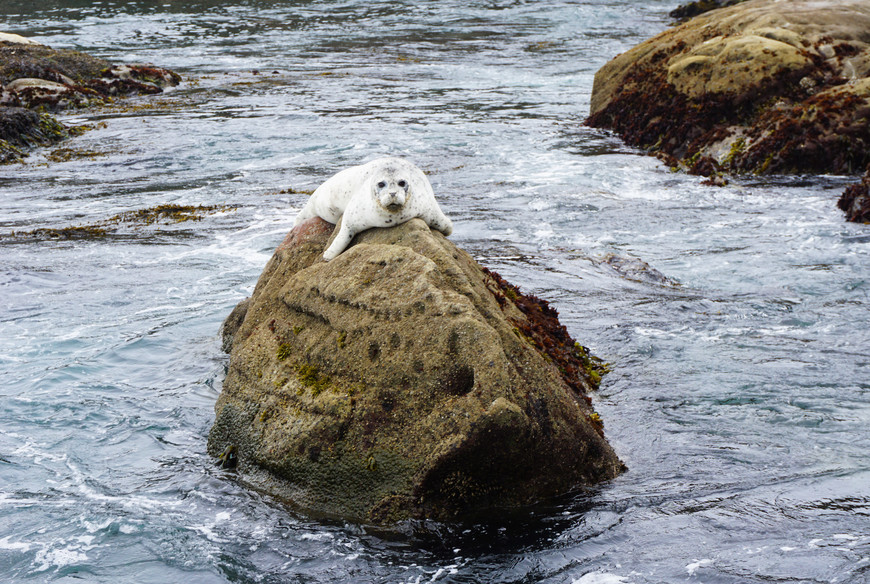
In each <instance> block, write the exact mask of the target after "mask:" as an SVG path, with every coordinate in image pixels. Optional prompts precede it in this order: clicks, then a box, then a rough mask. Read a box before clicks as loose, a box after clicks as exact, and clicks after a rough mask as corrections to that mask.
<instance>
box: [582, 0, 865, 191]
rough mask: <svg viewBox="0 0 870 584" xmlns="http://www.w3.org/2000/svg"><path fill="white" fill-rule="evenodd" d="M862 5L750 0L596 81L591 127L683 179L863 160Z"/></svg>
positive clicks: (710, 15)
mask: <svg viewBox="0 0 870 584" xmlns="http://www.w3.org/2000/svg"><path fill="white" fill-rule="evenodd" d="M868 72H870V2H868V1H867V0H843V1H841V2H818V1H816V0H791V1H789V2H780V1H777V0H750V1H748V2H743V3H740V4H737V5H734V6H730V7H727V8H721V9H718V10H713V11H710V12H707V13H705V14H702V15H700V16H697V17H695V18H693V19H692V20H689V21H688V22H686V23H684V24H682V25H680V26H677V27H674V28H672V29H670V30H667V31H665V32H663V33H662V34H660V35H658V36H656V37H655V38H653V39H650V40H648V41H646V42H644V43H642V44H640V45H638V46H637V47H635V48H633V49H631V50H629V51H627V52H626V53H624V54H622V55H620V56H618V57H616V58H615V59H613V60H612V61H610V62H609V63H608V64H606V65H605V66H604V67H603V68H602V69H601V70H600V71H598V73H596V75H595V83H594V88H593V94H592V104H591V111H590V116H589V118H588V120H587V124H588V125H590V126H595V127H601V128H610V129H613V130H615V131H616V132H618V133H619V134H620V135H621V136H622V137H623V138H624V139H625V140H626V141H627V142H629V143H631V144H633V145H636V146H640V147H643V148H647V149H649V150H651V151H652V152H655V153H657V154H658V155H660V156H661V157H662V158H663V159H665V160H666V161H668V162H669V163H670V164H672V165H674V166H681V167H683V168H686V169H688V170H689V171H690V172H693V173H698V174H703V175H715V174H717V173H743V172H749V173H837V174H850V173H856V172H861V171H863V169H864V167H865V166H866V165H867V163H868V162H870V79H868Z"/></svg>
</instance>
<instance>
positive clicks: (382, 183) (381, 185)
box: [378, 181, 387, 189]
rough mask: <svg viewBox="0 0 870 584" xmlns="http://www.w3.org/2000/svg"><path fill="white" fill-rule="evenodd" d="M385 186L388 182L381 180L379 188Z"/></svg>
mask: <svg viewBox="0 0 870 584" xmlns="http://www.w3.org/2000/svg"><path fill="white" fill-rule="evenodd" d="M385 186H387V183H385V182H384V181H381V182H379V183H378V188H379V189H382V188H384V187H385Z"/></svg>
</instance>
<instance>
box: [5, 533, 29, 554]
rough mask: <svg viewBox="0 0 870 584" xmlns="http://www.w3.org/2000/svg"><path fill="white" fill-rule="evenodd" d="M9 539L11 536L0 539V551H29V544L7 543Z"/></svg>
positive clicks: (19, 542) (20, 542)
mask: <svg viewBox="0 0 870 584" xmlns="http://www.w3.org/2000/svg"><path fill="white" fill-rule="evenodd" d="M11 538H12V536H11V535H7V536H6V537H4V538H2V539H0V550H10V551H15V552H26V551H30V548H31V544H29V543H25V542H23V541H9V540H10V539H11Z"/></svg>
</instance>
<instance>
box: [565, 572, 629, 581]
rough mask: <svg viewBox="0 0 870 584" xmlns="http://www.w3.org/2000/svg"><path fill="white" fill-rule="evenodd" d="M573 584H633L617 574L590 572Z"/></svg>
mask: <svg viewBox="0 0 870 584" xmlns="http://www.w3.org/2000/svg"><path fill="white" fill-rule="evenodd" d="M571 584H631V582H630V581H629V580H628V579H627V578H625V577H624V576H617V575H616V574H609V573H607V572H589V573H588V574H583V575H582V576H580V577H579V578H577V579H576V580H573V581H572V582H571Z"/></svg>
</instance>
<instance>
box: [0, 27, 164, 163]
mask: <svg viewBox="0 0 870 584" xmlns="http://www.w3.org/2000/svg"><path fill="white" fill-rule="evenodd" d="M180 81H181V77H179V75H178V74H177V73H174V72H172V71H169V70H168V69H162V68H159V67H153V66H151V65H135V66H130V65H113V64H112V63H110V62H108V61H106V60H104V59H99V58H96V57H92V56H90V55H87V54H85V53H81V52H79V51H73V50H70V49H60V50H56V49H52V48H51V47H48V46H45V45H40V44H38V43H35V42H33V41H31V40H29V39H26V38H24V37H21V36H19V35H14V34H8V33H0V129H2V130H4V135H3V136H2V138H0V162H12V161H17V160H20V159H21V158H23V157H24V156H26V154H27V152H26V150H27V148H28V147H32V146H46V145H48V144H51V143H54V142H57V141H59V140H62V139H64V138H66V137H68V135H69V134H68V132H67V131H66V129H65V128H63V127H62V126H60V125H59V124H58V122H56V121H55V120H54V119H53V118H52V117H51V116H49V115H47V114H45V111H46V110H47V111H58V110H62V109H66V108H82V107H87V106H92V105H101V104H105V103H107V102H109V101H111V100H112V99H113V98H114V97H118V96H121V97H123V96H129V95H140V94H153V93H160V92H161V91H163V88H164V87H167V86H171V85H177V84H178V83H179V82H180ZM17 108H27V109H31V110H39V111H40V113H41V114H40V116H39V117H40V120H36V118H35V117H34V116H26V115H24V114H22V113H21V112H20V111H17ZM4 120H6V121H5V122H4ZM10 120H11V121H10ZM46 123H48V124H50V125H57V126H60V128H61V130H62V131H58V132H46V131H45V124H46ZM19 127H20V128H22V133H21V134H18V135H16V134H14V129H15V128H19ZM43 137H45V138H44V139H43Z"/></svg>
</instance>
